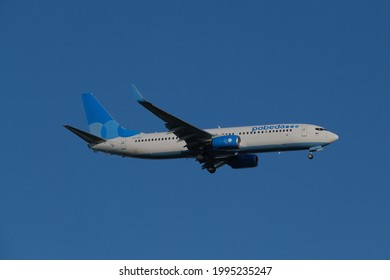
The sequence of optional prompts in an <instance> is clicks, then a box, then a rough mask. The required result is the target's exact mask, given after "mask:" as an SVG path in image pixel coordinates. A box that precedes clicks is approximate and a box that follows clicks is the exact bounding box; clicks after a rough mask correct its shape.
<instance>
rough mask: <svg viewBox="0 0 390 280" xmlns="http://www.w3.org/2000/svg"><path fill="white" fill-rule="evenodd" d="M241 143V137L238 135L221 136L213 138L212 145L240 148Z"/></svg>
mask: <svg viewBox="0 0 390 280" xmlns="http://www.w3.org/2000/svg"><path fill="white" fill-rule="evenodd" d="M240 143H241V138H240V137H239V136H237V135H226V136H219V137H215V138H213V139H212V140H211V146H212V147H213V148H214V149H238V148H240Z"/></svg>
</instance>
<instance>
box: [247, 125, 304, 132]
mask: <svg viewBox="0 0 390 280" xmlns="http://www.w3.org/2000/svg"><path fill="white" fill-rule="evenodd" d="M298 127H299V125H295V124H294V125H293V124H291V125H290V124H277V125H261V126H254V127H252V132H255V131H258V130H270V129H285V128H298Z"/></svg>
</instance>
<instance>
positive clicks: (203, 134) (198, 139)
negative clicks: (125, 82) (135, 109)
mask: <svg viewBox="0 0 390 280" xmlns="http://www.w3.org/2000/svg"><path fill="white" fill-rule="evenodd" d="M131 90H132V92H133V95H134V97H135V99H136V100H137V102H138V103H139V104H141V105H142V106H144V107H145V108H146V109H148V110H149V111H151V112H152V113H153V114H155V115H156V116H157V117H159V118H160V119H162V120H163V121H165V122H166V123H165V127H166V128H168V129H169V131H170V132H172V133H173V134H175V135H176V136H177V137H179V138H180V140H182V141H185V142H186V143H187V145H186V146H187V148H188V149H196V148H199V147H201V146H203V144H205V143H206V142H208V141H210V140H211V139H212V137H213V135H212V134H211V133H208V132H207V131H204V130H202V129H200V128H197V127H195V126H193V125H191V124H189V123H187V122H185V121H183V120H181V119H179V118H177V117H175V116H173V115H171V114H169V113H167V112H165V111H163V110H161V109H160V108H158V107H156V106H154V105H153V104H152V103H150V102H148V101H147V100H145V98H144V97H143V96H142V95H141V93H140V92H139V91H138V89H137V88H136V87H135V86H134V85H131Z"/></svg>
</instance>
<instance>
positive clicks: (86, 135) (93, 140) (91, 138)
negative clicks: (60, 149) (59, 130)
mask: <svg viewBox="0 0 390 280" xmlns="http://www.w3.org/2000/svg"><path fill="white" fill-rule="evenodd" d="M64 127H65V128H66V129H69V130H70V131H72V132H73V133H74V134H76V135H77V136H78V137H80V138H81V139H83V140H84V141H86V142H88V143H89V144H100V143H103V142H106V140H105V139H103V138H100V137H97V136H95V135H92V134H90V133H88V132H85V131H82V130H80V129H77V128H75V127H73V126H70V125H67V124H66V125H64Z"/></svg>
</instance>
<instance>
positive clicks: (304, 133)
mask: <svg viewBox="0 0 390 280" xmlns="http://www.w3.org/2000/svg"><path fill="white" fill-rule="evenodd" d="M301 135H302V137H306V136H307V125H302V127H301Z"/></svg>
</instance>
